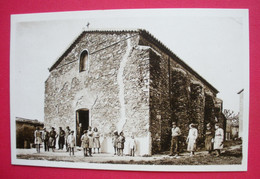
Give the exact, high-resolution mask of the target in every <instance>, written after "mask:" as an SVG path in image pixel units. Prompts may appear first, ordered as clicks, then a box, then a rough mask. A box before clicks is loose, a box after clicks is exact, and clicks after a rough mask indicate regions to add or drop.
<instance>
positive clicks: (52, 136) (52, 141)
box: [49, 127, 57, 152]
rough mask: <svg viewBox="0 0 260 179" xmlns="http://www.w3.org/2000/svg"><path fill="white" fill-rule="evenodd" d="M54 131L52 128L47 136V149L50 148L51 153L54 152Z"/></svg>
mask: <svg viewBox="0 0 260 179" xmlns="http://www.w3.org/2000/svg"><path fill="white" fill-rule="evenodd" d="M56 135H57V134H56V131H55V128H54V127H52V128H51V131H50V135H49V148H52V151H53V152H54V149H55V144H56Z"/></svg>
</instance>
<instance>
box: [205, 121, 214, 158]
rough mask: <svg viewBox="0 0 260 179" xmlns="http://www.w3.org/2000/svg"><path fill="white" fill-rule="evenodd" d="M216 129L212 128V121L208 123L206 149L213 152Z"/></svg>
mask: <svg viewBox="0 0 260 179" xmlns="http://www.w3.org/2000/svg"><path fill="white" fill-rule="evenodd" d="M213 138H214V131H213V130H212V128H211V126H210V123H208V124H207V130H206V133H205V149H206V150H207V151H208V152H209V154H211V152H212V149H213V146H212V142H213Z"/></svg>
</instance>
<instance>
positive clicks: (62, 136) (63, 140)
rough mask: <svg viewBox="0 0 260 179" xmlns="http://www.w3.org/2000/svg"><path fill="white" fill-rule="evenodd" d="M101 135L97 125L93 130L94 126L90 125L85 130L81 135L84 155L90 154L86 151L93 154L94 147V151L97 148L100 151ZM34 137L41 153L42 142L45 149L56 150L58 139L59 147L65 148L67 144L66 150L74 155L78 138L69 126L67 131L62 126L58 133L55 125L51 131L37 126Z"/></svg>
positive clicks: (60, 148) (37, 148)
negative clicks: (41, 129)
mask: <svg viewBox="0 0 260 179" xmlns="http://www.w3.org/2000/svg"><path fill="white" fill-rule="evenodd" d="M86 135H87V136H86ZM99 137H100V136H99V133H98V129H97V128H96V127H95V128H94V130H93V131H92V128H91V127H90V126H89V128H88V130H85V131H84V134H83V135H82V137H81V146H82V148H83V152H84V156H88V155H87V152H86V151H88V153H89V156H92V155H91V154H92V148H94V153H95V149H97V152H98V153H99V149H100V141H99ZM34 138H35V146H36V151H37V153H40V145H41V144H42V143H43V144H44V150H45V151H49V149H52V151H53V152H54V149H55V146H56V142H57V139H58V146H59V147H58V149H59V150H63V148H64V145H65V146H66V151H67V152H69V155H74V148H75V146H76V139H75V136H74V131H73V130H70V128H69V126H67V127H66V129H65V131H64V130H63V129H62V127H59V132H58V133H57V132H56V131H55V128H54V127H52V128H51V130H50V131H47V130H46V128H43V131H40V129H39V127H36V130H35V132H34Z"/></svg>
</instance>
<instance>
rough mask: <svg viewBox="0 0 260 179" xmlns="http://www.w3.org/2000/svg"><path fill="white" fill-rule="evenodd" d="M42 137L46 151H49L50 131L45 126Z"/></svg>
mask: <svg viewBox="0 0 260 179" xmlns="http://www.w3.org/2000/svg"><path fill="white" fill-rule="evenodd" d="M42 139H43V143H44V151H45V152H46V151H49V132H48V131H47V130H46V128H43V133H42Z"/></svg>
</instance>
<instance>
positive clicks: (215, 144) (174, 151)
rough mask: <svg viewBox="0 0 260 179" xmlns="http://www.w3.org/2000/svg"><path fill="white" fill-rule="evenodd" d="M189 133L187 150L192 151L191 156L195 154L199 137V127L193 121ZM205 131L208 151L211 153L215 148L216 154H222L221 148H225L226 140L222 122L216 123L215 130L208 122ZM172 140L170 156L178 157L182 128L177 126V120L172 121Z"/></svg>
mask: <svg viewBox="0 0 260 179" xmlns="http://www.w3.org/2000/svg"><path fill="white" fill-rule="evenodd" d="M189 128H190V129H189V134H188V136H187V139H186V142H187V144H188V145H187V151H189V152H190V156H194V153H195V150H196V146H197V139H198V129H196V125H195V124H193V123H191V124H190V125H189ZM206 128H207V129H206V132H205V141H204V143H205V149H206V150H207V151H208V153H209V154H212V152H213V151H214V150H215V151H216V155H217V156H219V155H220V150H221V149H223V142H224V130H223V129H222V128H220V124H219V123H216V124H215V131H214V129H213V128H212V127H211V124H210V123H209V124H207V126H206ZM171 132H172V140H171V148H170V156H175V157H178V155H179V149H180V147H179V140H180V136H181V134H182V133H181V130H180V128H179V127H177V124H176V122H173V123H172V130H171Z"/></svg>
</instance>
